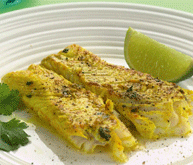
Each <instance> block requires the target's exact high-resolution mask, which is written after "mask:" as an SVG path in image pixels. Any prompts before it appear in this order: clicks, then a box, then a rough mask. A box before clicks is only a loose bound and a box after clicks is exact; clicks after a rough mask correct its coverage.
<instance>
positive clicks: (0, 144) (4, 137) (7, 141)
mask: <svg viewBox="0 0 193 165" xmlns="http://www.w3.org/2000/svg"><path fill="white" fill-rule="evenodd" d="M27 127H28V126H27V124H26V123H24V122H21V121H20V120H17V119H15V118H14V119H12V120H10V121H8V122H1V121H0V149H1V150H4V151H7V152H9V151H14V150H16V149H18V148H19V146H20V145H22V146H24V145H26V144H27V143H28V142H29V139H28V137H29V135H28V134H27V133H25V132H24V130H23V129H26V128H27Z"/></svg>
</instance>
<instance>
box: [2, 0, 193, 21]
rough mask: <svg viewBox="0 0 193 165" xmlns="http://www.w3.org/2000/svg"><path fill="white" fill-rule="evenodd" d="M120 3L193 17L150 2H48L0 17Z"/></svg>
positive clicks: (184, 12) (119, 4)
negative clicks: (43, 10)
mask: <svg viewBox="0 0 193 165" xmlns="http://www.w3.org/2000/svg"><path fill="white" fill-rule="evenodd" d="M94 4H97V5H108V4H111V5H118V6H121V5H122V6H132V7H138V8H146V9H154V10H159V11H162V12H163V11H165V12H171V13H173V14H174V15H181V16H184V17H192V19H193V13H190V12H186V11H182V10H177V9H172V8H166V7H159V6H155V5H149V4H138V3H126V2H72V3H69V2H67V3H56V4H46V5H40V6H33V7H27V8H22V9H18V10H14V11H10V12H7V13H2V14H0V19H1V17H4V16H9V15H16V14H19V13H22V12H26V11H29V10H31V11H33V10H36V9H46V8H49V7H61V5H62V6H75V5H94Z"/></svg>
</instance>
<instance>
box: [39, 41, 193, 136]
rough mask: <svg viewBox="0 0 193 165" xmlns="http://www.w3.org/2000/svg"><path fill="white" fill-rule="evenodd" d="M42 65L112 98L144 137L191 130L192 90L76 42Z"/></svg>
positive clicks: (185, 132)
mask: <svg viewBox="0 0 193 165" xmlns="http://www.w3.org/2000/svg"><path fill="white" fill-rule="evenodd" d="M41 64H42V65H43V66H44V67H46V68H48V69H50V70H53V71H55V72H56V73H58V74H60V75H62V76H64V77H65V78H66V79H68V80H69V81H71V82H73V83H77V84H79V85H81V86H82V87H84V88H86V89H89V90H91V91H92V92H94V93H96V94H97V95H100V96H102V97H103V99H104V100H106V99H111V100H112V101H113V102H114V104H115V108H116V110H117V111H118V112H119V113H120V114H121V115H123V116H124V117H125V118H127V119H128V121H131V122H132V123H133V124H134V125H135V127H136V129H137V130H138V132H139V133H140V134H141V135H142V136H143V137H146V138H152V139H155V138H160V137H166V136H185V135H188V134H189V133H190V132H191V127H190V123H189V117H190V116H191V114H192V111H191V109H192V105H191V102H192V100H193V91H190V90H187V89H182V88H181V87H179V86H178V85H176V84H174V83H169V82H166V81H162V80H159V79H158V78H153V77H152V76H151V75H149V74H145V73H141V72H138V71H135V70H131V69H128V68H125V67H122V66H116V65H113V64H109V63H107V62H105V61H103V60H102V59H100V58H99V57H98V56H96V55H94V54H93V53H91V52H89V51H87V50H86V49H84V48H82V47H80V46H78V45H75V44H73V45H70V46H68V47H66V48H65V49H64V50H63V51H60V52H59V53H58V54H52V55H50V56H48V57H46V58H45V59H43V60H42V62H41Z"/></svg>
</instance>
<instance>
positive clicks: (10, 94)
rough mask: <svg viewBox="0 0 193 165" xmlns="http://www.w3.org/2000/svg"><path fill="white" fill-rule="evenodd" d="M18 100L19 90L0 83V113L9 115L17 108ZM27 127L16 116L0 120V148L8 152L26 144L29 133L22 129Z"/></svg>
mask: <svg viewBox="0 0 193 165" xmlns="http://www.w3.org/2000/svg"><path fill="white" fill-rule="evenodd" d="M19 102H20V96H19V91H17V90H10V89H9V87H8V86H7V85H6V84H4V83H0V115H6V116H8V115H11V114H12V113H13V112H14V111H15V110H17V108H18V105H19ZM27 127H28V126H27V124H26V123H24V122H21V121H20V120H18V119H16V118H13V119H11V120H10V121H8V122H2V121H0V150H4V151H7V152H9V151H14V150H16V149H18V148H19V147H20V146H21V145H22V146H24V145H26V144H27V143H28V142H29V139H28V137H29V135H28V134H26V133H25V132H24V129H26V128H27Z"/></svg>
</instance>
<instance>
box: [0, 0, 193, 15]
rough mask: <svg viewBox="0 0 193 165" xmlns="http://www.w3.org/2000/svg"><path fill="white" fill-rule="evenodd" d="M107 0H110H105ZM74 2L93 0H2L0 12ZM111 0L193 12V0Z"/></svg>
mask: <svg viewBox="0 0 193 165" xmlns="http://www.w3.org/2000/svg"><path fill="white" fill-rule="evenodd" d="M107 1H109V0H106V1H105V2H107ZM72 2H91V0H90V1H89V0H81V1H80V0H0V14H1V13H6V12H10V11H14V10H18V9H23V8H28V7H34V6H41V5H48V4H56V3H72ZM94 2H104V0H95V1H94ZM109 2H126V3H137V4H145V5H153V6H159V7H165V8H170V9H176V10H181V11H185V12H189V13H193V0H161V1H159V0H121V1H120V0H111V1H109Z"/></svg>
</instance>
